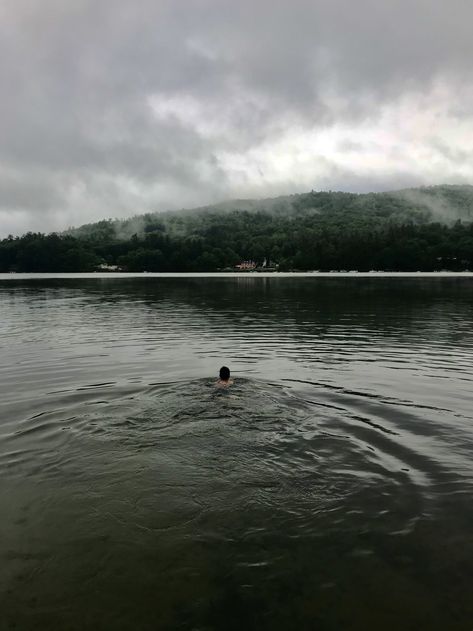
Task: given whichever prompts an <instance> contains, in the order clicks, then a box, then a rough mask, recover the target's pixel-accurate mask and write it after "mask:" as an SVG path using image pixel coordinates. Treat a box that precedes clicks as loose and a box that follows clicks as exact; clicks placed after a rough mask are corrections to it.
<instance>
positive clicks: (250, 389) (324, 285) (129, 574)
mask: <svg viewBox="0 0 473 631" xmlns="http://www.w3.org/2000/svg"><path fill="white" fill-rule="evenodd" d="M243 281H244V282H243ZM472 306H473V284H472V283H471V281H470V280H468V279H463V280H462V281H461V282H460V281H455V280H448V282H447V281H446V280H445V279H437V280H435V279H430V280H428V281H426V280H420V279H418V280H415V281H414V280H408V279H404V280H402V281H401V280H393V279H389V280H383V279H376V280H375V279H373V280H371V279H356V278H351V279H345V280H343V281H342V280H339V279H336V278H334V279H329V280H320V279H319V280H316V279H314V278H310V279H309V278H308V279H298V280H294V279H274V280H273V279H259V278H254V277H253V278H248V279H225V280H222V279H212V280H210V279H207V280H206V279H189V278H182V279H177V280H176V279H155V278H149V279H146V280H145V281H144V280H143V279H139V278H136V279H126V280H115V279H113V280H112V279H110V280H106V279H102V278H96V279H93V280H80V279H76V280H64V279H61V280H57V281H54V280H47V281H38V280H35V281H29V282H26V281H21V282H20V281H18V282H17V281H11V280H9V281H8V282H4V283H3V284H2V283H1V282H0V315H1V320H0V326H1V327H2V331H1V332H2V336H1V338H0V345H1V349H0V350H1V352H2V358H3V361H2V364H1V366H0V377H1V384H2V399H1V401H0V514H1V515H2V519H1V521H0V535H1V536H0V628H1V629H3V628H6V629H40V630H42V629H48V630H50V629H58V630H59V629H61V630H62V629H71V630H75V629H94V630H95V629H104V630H105V629H179V628H182V629H202V630H204V629H205V630H207V629H224V628H225V629H242V628H246V629H293V628H297V629H299V628H300V629H322V630H324V629H348V628H350V629H357V630H358V629H360V630H361V629H363V630H365V629H381V628H382V629H392V630H394V629H396V630H397V629H400V628H405V629H410V628H416V629H429V630H430V629H442V630H443V629H459V630H460V629H469V628H470V627H471V620H472V619H473V610H472V605H471V603H472V602H473V599H472V596H473V594H472V591H471V573H472V570H473V566H472V562H471V559H472V558H473V554H472V553H473V549H472V548H473V545H472V540H471V525H472V518H473V511H472V508H471V493H472V490H473V474H472V467H471V453H472V448H473V412H472V408H471V403H470V402H471V395H470V389H471V381H472V380H473V333H472V331H473V328H472V323H473V322H472V321H473V310H472ZM221 364H228V365H230V367H231V369H232V372H233V375H234V379H235V383H234V385H233V386H231V387H230V388H226V389H219V388H216V387H215V377H214V376H213V375H215V373H216V372H217V370H218V368H219V367H220V365H221ZM468 625H469V626H468Z"/></svg>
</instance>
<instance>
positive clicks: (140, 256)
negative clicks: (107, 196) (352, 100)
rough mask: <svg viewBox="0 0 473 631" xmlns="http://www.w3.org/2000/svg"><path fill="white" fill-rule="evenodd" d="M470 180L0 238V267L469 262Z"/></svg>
mask: <svg viewBox="0 0 473 631" xmlns="http://www.w3.org/2000/svg"><path fill="white" fill-rule="evenodd" d="M472 222H473V186H438V187H429V188H418V189H406V190H402V191H395V192H388V193H369V194H354V193H341V192H314V191H312V192H310V193H306V194H301V195H291V196H286V197H279V198H275V199H267V200H260V201H256V200H239V201H234V202H226V203H223V204H218V205H215V206H209V207H204V208H197V209H193V210H187V211H177V212H167V213H161V214H158V213H148V214H145V215H139V216H136V217H133V218H131V219H127V220H121V221H120V220H107V221H100V222H98V223H95V224H88V225H84V226H81V227H80V228H75V229H71V230H69V231H67V233H64V234H61V235H58V234H51V235H43V234H33V233H28V234H26V235H24V236H23V237H17V238H13V237H9V238H8V239H4V240H3V241H2V242H0V271H3V272H5V271H29V272H36V271H38V272H41V271H44V272H45V271H90V270H93V269H97V268H98V267H99V266H100V265H104V264H106V265H109V266H115V265H118V266H119V267H120V268H121V269H124V270H129V271H215V270H219V269H232V268H234V266H235V265H237V264H238V263H240V262H241V261H245V260H252V261H255V262H256V263H257V264H261V263H262V262H263V261H264V260H266V261H267V262H269V261H271V262H272V263H273V264H274V265H275V266H277V267H279V269H281V270H291V269H298V270H311V269H320V270H332V269H333V270H337V269H347V270H351V269H358V270H360V271H362V270H370V269H378V270H405V271H409V270H412V271H416V270H425V271H430V270H437V269H451V270H460V269H473V223H472Z"/></svg>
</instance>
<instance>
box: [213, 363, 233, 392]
mask: <svg viewBox="0 0 473 631" xmlns="http://www.w3.org/2000/svg"><path fill="white" fill-rule="evenodd" d="M232 383H233V379H230V369H229V368H227V367H226V366H222V367H221V368H220V372H219V379H218V381H217V386H219V387H220V388H226V387H227V386H231V385H232Z"/></svg>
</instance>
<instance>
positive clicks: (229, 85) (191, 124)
mask: <svg viewBox="0 0 473 631" xmlns="http://www.w3.org/2000/svg"><path fill="white" fill-rule="evenodd" d="M472 23H473V3H472V2H471V0H449V2H446V1H445V0H251V1H250V0H228V1H227V0H133V1H131V0H67V1H66V0H3V2H1V3H0V81H1V94H0V236H5V235H6V234H8V233H13V234H19V233H22V232H24V231H26V230H41V231H50V230H60V229H63V228H66V227H68V226H71V225H80V224H82V223H85V222H90V221H95V220H98V219H101V218H105V217H127V216H130V215H133V214H137V213H141V212H147V211H154V210H166V209H169V208H181V207H192V206H198V205H202V204H207V203H212V202H216V201H221V200H225V199H231V198H236V197H264V196H266V197H268V196H276V195H279V194H283V193H292V192H304V191H307V190H311V189H316V190H319V189H332V190H350V191H363V192H364V191H371V190H388V189H394V188H401V187H405V186H417V185H421V184H440V183H473V81H472V79H473V63H472V60H473V37H472Z"/></svg>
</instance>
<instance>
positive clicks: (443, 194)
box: [67, 186, 473, 240]
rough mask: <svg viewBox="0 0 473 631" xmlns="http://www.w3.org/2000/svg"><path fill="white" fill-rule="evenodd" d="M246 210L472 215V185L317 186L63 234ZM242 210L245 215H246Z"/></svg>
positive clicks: (200, 219)
mask: <svg viewBox="0 0 473 631" xmlns="http://www.w3.org/2000/svg"><path fill="white" fill-rule="evenodd" d="M241 211H247V212H249V213H252V214H258V213H263V214H267V215H271V217H273V218H274V219H276V218H280V219H283V220H284V219H290V220H292V221H294V220H296V219H301V218H307V217H310V218H311V219H312V220H313V223H314V225H315V224H318V223H327V222H328V223H331V222H336V223H340V222H343V221H345V222H346V223H347V224H350V225H351V224H353V225H355V224H356V225H358V224H365V223H369V224H384V223H385V222H386V221H388V222H390V223H392V222H395V223H397V224H402V223H417V224H422V223H428V222H436V221H438V222H441V223H446V224H449V223H451V222H454V221H457V220H461V221H473V186H432V187H426V188H413V189H404V190H400V191H393V192H387V193H366V194H356V193H343V192H332V191H330V192H315V191H312V192H310V193H303V194H299V195H287V196H283V197H276V198H270V199H260V200H254V199H242V200H233V201H227V202H223V203H220V204H215V205H212V206H203V207H200V208H193V209H190V210H179V211H174V212H164V213H146V214H141V215H136V216H134V217H131V218H129V219H124V220H119V219H115V220H111V219H109V220H106V221H99V222H97V223H92V224H85V225H83V226H81V227H79V228H72V229H70V230H68V231H67V234H69V235H71V236H75V237H87V238H94V239H103V238H115V239H122V240H123V239H130V238H131V237H132V236H133V235H137V236H138V237H141V236H143V235H145V234H147V233H149V232H153V231H155V230H164V231H165V232H167V233H168V234H169V235H172V236H176V235H177V236H190V235H192V234H201V232H202V230H205V228H206V227H207V226H208V224H209V223H212V224H215V223H219V222H222V223H223V224H225V223H226V222H228V217H225V215H229V214H235V213H238V212H241ZM245 216H246V215H245Z"/></svg>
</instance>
